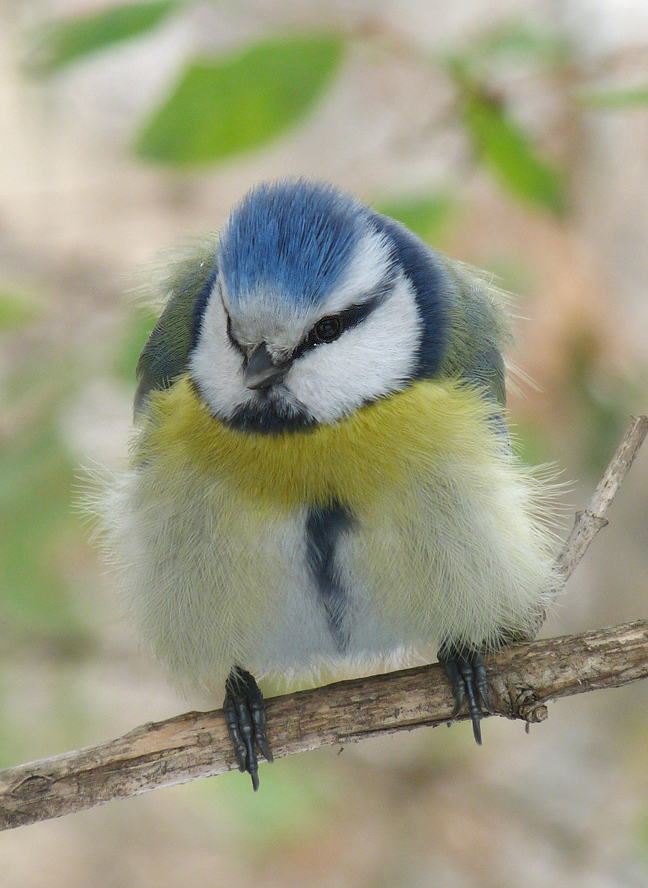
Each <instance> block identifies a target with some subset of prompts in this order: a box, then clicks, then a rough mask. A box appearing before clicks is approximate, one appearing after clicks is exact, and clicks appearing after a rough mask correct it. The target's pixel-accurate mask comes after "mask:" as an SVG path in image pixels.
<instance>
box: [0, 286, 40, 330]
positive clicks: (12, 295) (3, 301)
mask: <svg viewBox="0 0 648 888" xmlns="http://www.w3.org/2000/svg"><path fill="white" fill-rule="evenodd" d="M36 314H37V311H36V307H35V306H34V305H33V303H31V302H30V301H29V300H28V299H25V297H24V296H22V295H21V294H19V293H17V292H14V291H13V290H4V289H0V333H3V332H5V331H7V330H13V329H15V328H16V327H22V326H23V324H27V323H29V322H30V321H31V320H33V319H34V317H35V316H36Z"/></svg>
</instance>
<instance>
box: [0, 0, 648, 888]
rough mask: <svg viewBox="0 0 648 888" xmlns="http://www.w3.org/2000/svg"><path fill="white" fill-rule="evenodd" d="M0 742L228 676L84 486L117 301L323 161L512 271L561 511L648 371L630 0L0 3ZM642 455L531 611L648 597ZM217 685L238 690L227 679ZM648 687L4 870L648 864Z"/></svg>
mask: <svg viewBox="0 0 648 888" xmlns="http://www.w3.org/2000/svg"><path fill="white" fill-rule="evenodd" d="M0 134H1V135H0V565H1V570H2V574H1V577H2V579H1V584H0V766H2V767H5V766H9V765H12V764H18V763H21V762H25V761H29V760H31V759H34V758H37V757H43V756H47V755H52V754H55V753H59V752H64V751H67V750H71V749H76V748H79V747H81V746H83V745H87V744H90V743H96V742H100V741H102V740H106V739H109V738H111V737H114V736H117V735H119V734H121V733H123V732H125V731H127V730H128V729H130V728H132V727H134V726H136V725H138V724H141V723H143V722H146V721H150V720H155V719H160V718H164V717H168V716H172V715H175V714H176V713H178V712H181V711H184V710H186V709H188V708H210V707H211V706H213V705H214V701H209V700H205V699H201V698H199V697H197V696H196V697H195V698H191V699H186V698H182V697H180V696H179V695H177V694H176V693H175V692H174V691H173V689H172V688H171V687H170V685H169V684H168V683H167V681H166V680H165V677H164V675H163V673H162V671H161V669H160V668H159V667H158V666H157V665H156V664H155V663H153V662H152V661H151V659H150V658H149V656H148V655H147V653H146V652H145V651H142V650H141V649H140V646H139V643H138V641H137V639H136V637H135V635H134V632H133V630H132V629H131V627H130V625H129V623H128V621H127V620H126V619H125V618H124V614H123V609H122V606H121V603H120V602H119V600H118V599H117V596H116V595H115V594H114V589H113V585H112V582H111V578H110V575H109V573H107V572H106V570H105V569H104V568H103V566H102V565H101V562H100V558H99V556H98V554H97V551H96V547H93V545H92V543H91V540H90V531H89V529H88V527H87V523H85V522H84V518H83V515H82V514H80V512H79V509H78V508H77V507H76V506H75V502H76V501H78V499H79V496H80V493H79V489H80V487H82V482H81V481H80V480H79V478H80V469H81V467H82V466H93V465H97V464H99V465H103V466H115V465H117V464H118V463H119V461H120V460H123V458H124V456H125V454H126V446H127V438H128V430H129V424H130V417H131V401H132V395H133V391H134V367H135V363H136V360H137V355H138V353H139V350H140V348H141V347H142V345H143V343H144V341H145V338H146V335H147V333H148V331H149V330H150V329H151V326H152V323H153V318H152V316H150V315H148V314H147V313H146V312H145V311H143V310H141V309H140V308H138V307H137V305H136V304H135V303H134V302H133V300H132V299H129V298H128V297H127V296H126V295H125V294H126V293H127V292H128V291H129V290H130V289H132V288H133V287H135V286H137V284H138V282H139V281H140V280H141V273H140V272H139V271H138V269H140V268H141V267H142V266H145V265H146V264H147V263H150V262H152V261H154V260H155V258H156V256H157V255H158V253H159V252H160V251H161V250H163V249H164V248H168V247H173V246H174V245H177V244H178V243H181V242H182V241H183V240H185V239H186V238H188V237H190V236H192V235H197V234H200V233H202V232H204V231H206V230H209V229H213V228H217V227H218V226H219V225H220V224H221V223H222V222H223V220H224V218H225V217H226V215H227V212H228V209H229V208H230V206H231V205H232V204H233V203H234V202H235V201H236V200H238V199H239V198H240V197H241V196H242V195H243V193H244V192H245V191H246V190H247V189H248V188H249V187H250V186H251V185H252V184H253V183H255V182H258V181H259V180H261V179H266V178H273V177H281V176H284V175H292V174H304V175H309V176H317V177H322V178H326V179H330V180H332V181H333V182H335V183H337V184H339V185H341V186H343V187H345V188H347V189H350V190H352V191H353V192H355V193H357V194H358V195H359V197H361V198H362V199H363V200H365V201H367V202H370V203H372V204H373V205H374V206H376V207H377V208H378V209H380V210H382V211H385V212H387V213H389V214H391V215H393V216H395V217H396V218H399V219H401V220H402V221H403V222H405V223H406V224H407V225H409V226H410V227H411V228H412V229H413V230H415V231H416V232H417V233H418V234H420V235H421V236H422V237H423V238H425V239H426V240H427V241H428V242H429V243H430V244H432V245H434V246H435V247H438V248H439V249H442V250H444V251H446V252H448V253H450V254H451V255H452V256H454V257H456V258H458V259H461V260H463V261H465V262H469V263H471V264H473V265H476V266H479V267H482V268H486V269H488V270H489V271H491V272H492V273H493V274H494V275H496V276H497V277H498V278H499V279H500V281H501V284H502V286H503V287H504V288H506V289H507V290H510V291H512V292H514V293H516V294H519V299H518V302H517V305H516V314H517V315H519V317H518V319H517V320H516V328H517V335H518V340H519V344H518V348H517V350H516V351H515V353H513V354H512V355H511V358H512V360H513V361H514V362H515V363H516V364H517V365H518V366H519V367H520V368H521V369H522V370H523V371H524V373H525V374H528V376H529V377H531V379H533V381H534V383H535V387H534V386H531V385H530V384H527V383H524V384H522V385H521V387H520V391H519V392H515V393H513V394H512V395H511V398H510V408H511V418H512V421H513V422H514V424H515V427H516V430H517V434H518V437H519V446H520V449H521V452H522V453H523V455H524V458H525V459H528V460H529V461H530V462H533V463H536V462H555V463H556V464H557V465H558V467H559V468H560V469H561V470H562V475H561V477H562V478H563V479H564V480H568V481H573V484H572V485H571V488H570V490H569V491H568V492H567V493H565V494H564V495H563V501H564V503H565V507H566V511H565V517H564V521H563V524H562V525H561V526H560V527H559V528H558V531H559V533H560V534H561V535H563V536H564V535H565V534H566V532H567V529H568V527H569V526H570V525H571V521H572V517H573V513H574V511H575V510H576V509H578V508H582V507H583V506H584V505H585V504H586V502H587V500H588V498H589V496H590V495H591V492H592V490H593V488H594V486H595V484H596V482H597V480H598V477H599V476H600V473H601V472H602V469H603V468H604V466H605V464H606V462H607V460H608V459H609V457H610V455H611V454H612V452H613V450H614V448H615V446H616V443H617V441H618V439H619V437H620V435H621V434H622V432H623V429H624V428H625V426H626V425H627V423H628V421H629V418H630V415H631V413H632V412H635V413H636V412H640V411H646V410H647V409H648V398H647V397H646V392H647V386H646V381H647V378H648V336H647V334H646V331H647V329H648V5H647V4H646V3H645V0H562V2H560V0H462V2H460V3H454V4H452V3H447V2H441V0H382V2H381V0H220V2H218V0H213V2H191V0H184V2H182V0H156V2H150V3H141V4H140V3H134V4H129V5H126V6H114V5H111V4H110V3H109V2H97V0H22V2H19V3H18V2H15V0H14V2H12V0H0ZM647 493H648V452H644V453H642V454H640V457H639V459H638V461H637V463H636V464H635V467H634V468H633V470H632V472H631V475H630V476H629V479H628V481H627V482H626V484H625V486H624V487H623V488H622V489H621V492H620V493H619V495H618V497H617V499H616V501H615V503H614V505H613V507H612V510H611V513H610V515H609V517H610V521H611V523H610V526H609V528H608V529H607V530H605V532H604V533H602V534H601V535H599V537H598V538H597V540H596V541H595V543H594V544H593V546H592V547H591V549H590V551H589V552H588V554H587V556H586V558H585V560H584V562H583V563H582V564H581V565H580V567H579V568H578V570H577V573H576V575H575V576H574V577H573V579H572V580H571V581H570V583H569V586H568V587H567V590H566V592H565V594H564V595H563V596H561V598H560V600H559V602H558V604H557V605H556V608H555V610H554V613H553V614H552V616H551V618H550V620H549V621H548V623H547V625H546V626H545V627H544V629H543V632H544V633H546V634H564V633H568V632H576V631H580V630H584V629H587V628H595V627H599V626H604V625H611V624H614V623H617V622H622V621H624V620H631V619H637V618H645V617H647V616H648V592H647V588H646V576H647V575H648V496H647ZM218 702H220V701H218ZM647 703H648V685H647V684H638V685H635V686H633V687H629V688H625V689H621V690H615V691H608V692H597V693H594V694H588V695H586V696H584V697H582V698H572V699H570V700H567V701H562V702H559V703H556V704H555V705H553V706H552V707H551V708H550V716H549V720H548V722H545V723H544V724H542V725H537V726H534V727H532V729H531V732H530V734H529V735H528V736H527V735H526V734H525V732H524V727H523V726H522V725H521V724H520V723H513V722H507V721H505V720H503V719H489V720H488V722H487V723H486V724H485V725H484V735H485V743H484V746H483V748H481V749H478V748H476V747H475V745H474V743H473V741H472V738H471V733H470V728H469V727H468V726H467V725H465V724H462V725H457V726H454V727H452V728H451V729H450V730H446V729H438V730H435V731H432V730H423V729H422V730H418V731H415V732H413V733H411V734H408V735H401V736H396V737H391V738H386V739H382V740H373V741H368V742H365V743H364V744H359V745H355V746H351V747H348V748H346V749H345V750H344V751H343V754H342V755H340V754H339V753H340V750H339V749H332V750H324V751H321V752H318V753H312V754H304V755H300V756H294V757H291V758H289V759H287V760H281V761H278V762H277V763H275V764H274V765H273V766H272V767H268V766H267V765H266V766H262V769H261V790H260V792H259V793H258V794H256V795H253V793H252V791H251V788H250V785H249V780H248V779H247V778H246V777H242V776H240V775H239V774H238V773H234V774H226V775H224V776H221V777H218V778H212V779H209V780H202V781H197V782H195V783H192V784H189V785H187V786H181V787H176V788H173V789H165V790H160V791H158V792H155V793H151V794H149V795H146V796H143V797H140V798H137V799H131V800H128V801H120V802H113V803H112V804H109V805H107V806H105V807H103V808H99V809H96V810H93V811H88V812H85V813H82V814H77V815H73V816H70V817H67V818H64V819H62V820H57V821H53V822H47V823H42V824H38V825H35V826H30V827H24V828H22V829H18V830H15V831H13V832H6V833H2V834H1V835H0V884H1V885H2V886H3V888H4V886H6V888H32V886H33V888H37V886H38V888H41V886H43V885H47V886H49V888H59V886H60V888H89V886H92V888H117V886H120V888H121V886H133V888H148V886H156V888H173V886H180V885H182V886H184V885H191V886H194V888H203V886H204V888H208V886H215V888H220V886H226V888H229V886H233V885H236V886H237V888H247V886H250V888H251V886H272V888H274V886H277V888H278V886H293V885H299V886H305V888H310V886H312V888H320V886H321V888H347V886H348V888H352V886H353V888H355V886H361V888H388V886H389V888H391V886H394V888H427V886H433V888H444V886H453V888H490V886H493V888H495V886H497V888H508V886H511V888H512V886H519V885H520V884H523V885H524V886H525V888H544V886H547V888H549V886H551V888H554V886H555V888H558V886H566V885H569V886H576V888H578V886H588V888H608V886H609V888H622V886H623V888H626V886H627V888H630V886H633V888H634V886H646V885H648V715H647V712H648V709H647V705H646V704H647Z"/></svg>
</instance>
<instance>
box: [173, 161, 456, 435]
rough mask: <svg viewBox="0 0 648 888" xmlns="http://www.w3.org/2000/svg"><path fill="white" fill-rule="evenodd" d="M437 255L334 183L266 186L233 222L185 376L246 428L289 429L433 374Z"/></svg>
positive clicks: (438, 307)
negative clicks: (335, 187) (331, 184)
mask: <svg viewBox="0 0 648 888" xmlns="http://www.w3.org/2000/svg"><path fill="white" fill-rule="evenodd" d="M432 256H433V254H431V252H430V251H427V250H426V248H425V247H424V246H423V244H421V243H420V242H419V241H418V240H417V239H416V238H414V237H413V236H412V235H410V234H409V232H407V231H405V229H403V228H402V227H401V226H399V225H397V224H396V223H394V222H392V221H391V220H388V219H386V218H385V217H382V216H379V215H378V214H376V213H374V212H372V211H371V210H370V209H368V208H367V207H364V206H363V205H362V204H360V203H358V202H357V201H356V200H355V199H354V198H352V197H351V196H349V195H347V194H344V193H342V192H339V191H337V190H335V189H333V188H332V187H330V186H328V185H324V184H320V183H313V182H310V181H306V180H302V179H299V180H290V181H284V182H279V183H274V184H266V185H261V186H258V187H257V188H255V189H254V190H252V191H251V192H249V193H248V194H247V196H246V197H245V198H244V199H243V200H242V201H241V203H240V204H239V205H238V206H237V207H235V209H234V210H233V212H232V214H231V216H230V217H229V219H228V221H227V223H226V224H225V227H224V229H223V231H222V233H221V235H220V239H219V244H218V251H217V255H216V268H215V274H214V275H213V281H212V282H210V287H209V291H208V292H207V293H206V294H205V297H204V298H203V299H202V300H200V301H199V303H198V305H197V309H196V311H197V317H196V318H195V319H194V321H195V324H196V334H195V346H194V348H193V350H192V354H191V358H190V363H189V371H190V374H191V377H192V379H193V381H194V384H195V385H196V387H197V389H198V391H199V393H200V395H201V397H202V398H203V399H204V401H205V402H206V403H207V404H208V405H209V407H210V409H211V410H212V412H213V413H214V414H215V415H216V416H218V417H219V418H221V419H222V420H223V421H225V422H227V423H228V424H230V425H232V426H234V427H236V428H241V429H246V430H250V431H258V432H281V431H285V430H296V429H302V428H308V427H310V426H312V425H314V424H316V423H332V422H335V421H336V420H339V419H341V418H342V417H344V416H346V415H348V414H350V413H352V412H353V411H354V410H356V409H357V408H359V407H361V406H362V405H364V404H367V403H369V402H371V401H374V400H376V399H379V398H381V397H385V396H388V395H389V394H391V393H393V392H396V391H399V390H400V389H403V388H404V387H405V386H407V385H408V384H409V383H410V382H411V381H412V379H414V378H417V377H420V376H421V375H431V373H432V372H433V371H434V370H435V369H436V368H437V367H438V364H439V362H440V360H441V355H442V351H443V340H444V330H445V316H444V308H443V303H442V299H441V298H440V296H439V293H440V291H441V290H442V288H443V286H447V284H446V282H445V275H444V271H443V268H442V267H441V266H440V265H438V264H436V263H435V262H434V261H433V258H432Z"/></svg>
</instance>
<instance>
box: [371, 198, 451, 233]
mask: <svg viewBox="0 0 648 888" xmlns="http://www.w3.org/2000/svg"><path fill="white" fill-rule="evenodd" d="M376 209H377V210H378V212H379V213H384V214H385V215H386V216H390V217H391V218H392V219H396V220H397V221H398V222H402V223H403V225H405V226H406V227H407V228H409V230H410V231H413V232H414V234H418V236H419V237H420V238H422V239H423V240H424V241H427V242H428V243H433V242H434V241H436V240H438V239H439V238H440V237H441V236H442V234H443V233H444V231H445V229H446V227H447V224H448V221H449V217H450V215H451V214H452V211H453V209H454V202H453V201H452V199H451V198H450V197H449V196H448V195H447V194H427V195H420V196H412V197H409V198H403V199H400V200H386V201H379V202H378V204H377V205H376Z"/></svg>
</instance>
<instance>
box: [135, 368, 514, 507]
mask: <svg viewBox="0 0 648 888" xmlns="http://www.w3.org/2000/svg"><path fill="white" fill-rule="evenodd" d="M492 413H493V408H492V405H489V404H487V403H485V402H484V400H483V399H482V398H481V397H480V396H479V395H478V394H477V393H476V392H474V391H472V390H471V389H470V388H469V387H467V386H465V385H462V384H460V383H459V382H457V381H443V382H436V381H424V382H417V383H415V384H414V385H411V386H410V387H408V388H407V389H405V390H404V391H402V392H399V393H397V394H394V395H391V396H390V397H387V398H384V399H382V400H380V401H378V402H376V403H374V404H371V405H368V406H366V407H363V408H361V409H360V410H358V411H356V412H355V413H354V414H352V415H351V416H349V417H347V418H345V419H343V420H341V421H339V422H337V423H335V424H332V425H321V426H317V427H315V428H314V429H312V430H308V431H299V432H289V433H288V432H287V433H283V434H279V435H268V434H265V435H264V434H257V433H250V432H243V431H237V430H234V429H231V428H229V427H228V426H226V425H224V424H223V423H222V422H221V421H220V420H218V419H216V418H214V417H213V416H212V415H211V413H210V412H209V409H208V408H207V407H206V405H205V404H204V403H203V402H202V401H201V400H200V398H199V397H198V395H197V394H196V392H195V390H194V388H193V386H192V385H191V383H190V381H189V379H188V378H187V377H183V378H181V379H180V380H178V382H176V383H175V384H174V385H173V386H172V388H170V389H169V390H167V391H164V392H156V393H155V394H153V396H152V397H151V400H150V402H149V405H148V407H147V414H146V420H145V422H144V425H143V428H142V432H141V435H140V437H139V438H138V440H137V443H136V448H135V453H134V462H135V464H136V465H141V464H143V463H145V462H147V461H148V460H151V459H153V460H155V461H156V463H158V468H162V466H161V465H160V461H161V462H163V463H165V464H166V466H165V468H166V469H167V470H168V471H169V473H173V471H174V466H175V467H177V466H180V465H183V466H186V465H187V463H188V462H190V463H191V464H192V465H193V467H194V468H195V469H196V470H198V471H202V472H204V473H206V474H208V475H211V474H213V473H216V474H217V475H218V476H219V477H220V478H222V479H223V480H227V481H228V482H229V483H230V484H231V485H233V487H234V488H235V489H236V491H237V493H238V494H239V495H240V496H242V497H245V498H248V497H249V498H251V499H253V500H254V502H255V503H257V504H259V505H260V504H262V503H266V504H267V505H269V506H270V505H272V506H275V507H276V506H279V507H281V508H282V509H285V510H290V509H294V508H299V507H301V506H303V505H324V504H326V503H330V502H331V501H338V502H343V503H345V504H348V505H349V506H350V507H351V508H354V509H362V508H363V507H366V506H367V505H369V504H371V503H372V502H373V501H374V500H375V498H376V496H377V495H379V494H380V492H383V491H384V490H385V487H389V488H392V489H393V488H394V487H399V486H401V485H405V484H408V485H409V484H411V483H412V480H413V475H414V476H417V475H420V474H423V475H425V474H427V473H428V472H429V471H430V470H431V469H432V470H433V469H434V468H435V467H436V469H437V471H438V464H439V461H441V460H445V459H447V458H448V457H452V458H453V459H459V460H463V459H466V460H468V461H469V462H471V463H472V464H473V465H474V464H475V463H477V464H479V463H482V462H483V464H484V465H485V464H486V463H487V462H489V461H490V460H491V459H492V458H493V456H495V455H496V451H497V450H498V449H499V448H500V447H501V442H500V441H498V440H497V438H498V436H497V435H496V434H495V433H494V431H493V428H492V425H491V424H490V423H489V422H488V419H489V416H492ZM163 471H164V470H163Z"/></svg>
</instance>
